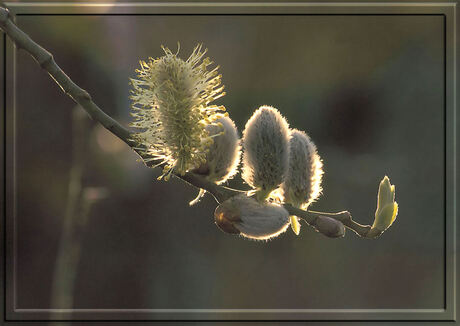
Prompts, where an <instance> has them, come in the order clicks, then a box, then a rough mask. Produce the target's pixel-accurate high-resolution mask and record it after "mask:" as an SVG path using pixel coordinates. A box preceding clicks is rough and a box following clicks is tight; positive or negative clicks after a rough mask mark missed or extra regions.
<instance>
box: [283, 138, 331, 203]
mask: <svg viewBox="0 0 460 326" xmlns="http://www.w3.org/2000/svg"><path fill="white" fill-rule="evenodd" d="M289 147H290V152H289V168H288V171H287V173H286V178H285V179H284V182H283V184H282V185H281V189H282V191H283V195H284V201H285V202H287V203H290V204H291V205H293V206H295V207H301V208H303V209H307V208H308V206H309V205H310V204H311V203H312V202H313V201H315V200H316V199H317V198H318V197H319V195H320V194H321V180H322V176H323V169H322V167H323V163H322V162H321V158H320V157H319V155H318V153H317V151H316V146H315V144H314V143H313V142H312V141H311V139H310V137H308V136H307V134H306V133H304V132H303V131H300V130H297V129H293V130H291V138H290V140H289Z"/></svg>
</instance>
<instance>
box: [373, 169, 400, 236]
mask: <svg viewBox="0 0 460 326" xmlns="http://www.w3.org/2000/svg"><path fill="white" fill-rule="evenodd" d="M397 214H398V204H397V203H396V202H395V186H394V185H392V184H391V183H390V179H389V178H388V177H387V176H385V177H384V178H383V180H382V181H381V182H380V186H379V192H378V197H377V210H376V211H375V220H374V224H373V225H372V228H371V230H370V231H369V233H370V235H373V236H379V235H380V234H381V233H382V232H384V231H385V230H386V229H388V228H389V227H390V226H391V225H392V224H393V222H394V221H395V220H396V215H397Z"/></svg>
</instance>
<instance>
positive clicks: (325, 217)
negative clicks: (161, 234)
mask: <svg viewBox="0 0 460 326" xmlns="http://www.w3.org/2000/svg"><path fill="white" fill-rule="evenodd" d="M0 28H1V29H2V30H3V31H4V32H5V33H6V34H7V35H8V36H9V37H10V39H11V40H12V41H13V42H14V44H15V45H16V47H17V48H19V49H23V50H25V51H26V52H28V53H29V54H30V55H31V56H32V57H33V58H34V59H35V60H36V61H37V62H38V64H39V65H40V66H41V67H42V68H43V69H44V70H45V71H47V72H48V73H49V74H50V76H51V77H52V78H53V79H54V81H55V82H56V83H57V84H58V85H59V86H60V87H61V89H62V90H63V91H64V92H65V93H66V94H67V95H68V96H70V97H71V98H72V99H73V100H74V101H75V102H76V103H78V104H79V105H80V106H81V107H82V108H83V109H84V110H85V111H86V112H88V114H89V115H90V116H91V118H93V119H94V120H95V121H98V122H99V123H101V124H102V126H104V127H105V128H106V129H107V130H109V131H110V132H112V133H113V134H114V135H115V136H117V137H118V138H120V139H121V140H122V141H124V142H125V143H126V144H127V145H129V146H130V147H131V148H132V149H133V150H134V151H135V152H136V153H138V154H139V155H140V156H141V158H143V159H145V158H146V157H145V155H144V154H143V153H144V151H143V150H142V148H139V147H141V146H140V145H139V144H136V142H135V141H134V137H133V133H132V132H130V131H129V130H128V129H126V128H125V127H123V126H122V125H121V124H120V123H118V122H117V121H116V120H114V119H113V118H112V117H110V116H109V115H107V114H106V113H105V112H104V111H102V110H101V109H100V108H99V107H98V106H97V105H96V104H95V103H94V102H93V101H92V99H91V96H90V95H89V93H88V92H87V91H85V90H84V89H82V88H80V87H79V86H78V85H77V84H75V83H74V82H73V81H72V80H71V79H70V78H69V77H68V76H67V75H66V74H65V73H64V71H63V70H62V69H61V68H60V67H59V66H58V65H57V64H56V62H55V60H54V58H53V55H52V54H51V53H50V52H48V51H47V50H45V49H44V48H42V47H41V46H40V45H38V44H37V43H35V42H34V41H33V40H32V39H31V38H30V37H29V36H28V35H27V34H26V33H24V32H23V31H22V30H21V29H20V28H18V27H17V26H16V25H15V24H14V22H13V21H12V20H11V16H10V13H9V11H8V9H6V8H0ZM144 163H145V161H144ZM176 177H178V178H180V179H182V180H183V181H185V182H186V183H188V184H191V185H192V186H195V187H197V188H201V189H205V190H206V191H207V192H209V193H211V194H212V195H213V196H214V198H215V199H216V200H217V202H222V201H223V200H226V199H228V198H230V197H231V196H234V195H235V194H238V193H241V191H240V190H236V189H231V188H226V187H223V186H219V185H216V184H214V183H212V182H209V181H207V180H206V179H205V178H203V177H201V176H199V175H197V174H193V173H186V174H185V175H176ZM285 207H286V209H287V210H288V211H289V213H290V214H291V215H296V216H298V217H300V218H302V219H304V220H305V221H307V223H308V224H310V225H312V226H313V227H315V228H316V229H317V230H318V231H320V232H321V233H323V234H325V235H327V236H333V237H337V236H343V234H341V225H344V226H345V227H347V228H348V229H350V230H352V231H354V232H355V233H356V234H357V235H359V236H361V237H365V238H375V237H377V236H379V235H380V234H370V233H369V230H370V228H371V227H370V226H369V225H361V224H359V223H357V222H355V221H353V219H352V218H351V214H350V213H349V212H347V211H345V212H339V213H320V212H312V211H304V210H301V209H297V208H294V207H292V206H290V205H285ZM332 220H334V221H336V223H330V221H332ZM324 225H327V227H330V226H332V229H327V230H323V228H324ZM331 230H332V231H331Z"/></svg>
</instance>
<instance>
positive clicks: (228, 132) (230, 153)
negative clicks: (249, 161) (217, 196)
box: [200, 117, 240, 184]
mask: <svg viewBox="0 0 460 326" xmlns="http://www.w3.org/2000/svg"><path fill="white" fill-rule="evenodd" d="M216 123H217V125H207V126H206V130H207V131H208V132H209V136H210V137H213V140H214V142H213V144H212V145H211V146H210V147H209V151H208V153H207V154H206V163H205V164H203V166H202V167H200V170H202V171H203V169H204V172H205V174H206V178H207V179H208V180H209V181H212V182H215V183H217V184H221V183H223V182H225V181H227V180H228V179H229V178H231V177H233V176H234V175H235V174H236V173H237V172H238V164H239V162H240V140H239V138H238V131H237V129H236V126H235V123H234V122H233V121H232V119H230V118H229V117H223V118H220V119H218V120H216Z"/></svg>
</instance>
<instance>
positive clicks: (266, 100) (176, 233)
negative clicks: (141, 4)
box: [16, 16, 444, 309]
mask: <svg viewBox="0 0 460 326" xmlns="http://www.w3.org/2000/svg"><path fill="white" fill-rule="evenodd" d="M17 22H18V25H19V26H20V27H21V28H23V29H24V31H26V32H27V33H29V34H30V36H31V37H32V38H33V39H34V40H36V41H37V42H38V43H39V44H41V45H43V46H44V47H45V48H46V49H48V50H49V51H50V52H52V53H53V54H54V56H55V59H56V61H57V63H58V64H59V65H60V66H61V67H62V68H63V70H64V71H65V72H66V73H67V74H68V75H69V76H70V77H71V78H72V79H73V80H74V81H75V82H76V83H77V84H79V85H80V86H81V87H83V88H84V89H86V90H88V91H89V93H90V94H91V95H92V97H93V99H94V101H95V102H96V103H97V104H98V105H99V106H100V107H101V108H103V110H105V112H107V113H108V114H109V115H111V116H113V117H114V118H116V119H117V120H119V121H120V122H122V123H123V124H124V125H128V123H129V121H130V115H129V111H130V109H129V108H130V100H129V90H130V87H129V85H128V80H129V78H133V77H135V73H134V70H135V69H136V68H138V61H139V60H140V59H146V58H148V57H149V56H152V57H158V56H161V55H162V50H161V49H160V45H161V44H163V45H165V46H168V47H170V48H171V49H172V50H173V52H174V51H175V49H176V48H177V42H178V41H179V42H180V44H181V50H180V56H181V57H182V58H187V57H188V56H189V54H190V52H191V50H192V49H193V47H194V46H195V45H196V44H197V43H198V42H203V43H204V45H205V47H207V48H208V49H209V56H210V57H211V59H213V60H214V61H215V62H216V63H217V64H218V65H220V72H221V73H222V74H223V83H224V84H225V86H226V92H227V95H226V96H225V97H224V98H222V99H220V100H219V101H218V104H223V105H225V106H226V107H227V110H228V112H229V113H230V116H231V117H232V118H233V119H234V120H235V122H236V124H237V126H238V128H239V131H240V133H241V131H242V130H243V129H244V125H245V122H246V121H247V119H248V118H249V117H250V116H251V114H252V112H253V111H254V110H255V109H256V108H258V107H259V106H260V105H263V104H267V105H272V106H275V107H277V108H278V109H279V110H280V111H281V112H282V113H283V114H284V116H285V117H286V118H287V120H288V121H289V123H290V125H291V126H292V127H294V128H297V129H302V130H305V131H306V132H307V133H308V134H309V135H310V136H311V138H312V139H313V141H314V142H315V143H316V145H317V147H318V152H319V154H320V155H321V157H322V158H323V161H324V169H325V175H324V183H323V188H324V192H323V196H322V197H321V198H320V200H319V201H318V202H317V203H315V204H314V205H313V206H312V209H314V210H322V211H340V210H349V211H350V212H351V213H352V214H353V216H354V218H355V220H357V221H359V222H361V223H365V224H367V223H372V221H373V215H374V212H375V208H376V195H377V189H378V183H379V181H380V180H381V179H382V177H383V176H384V175H388V176H389V177H390V180H391V182H392V183H393V184H395V185H396V201H397V202H398V203H399V214H398V219H397V220H396V222H395V224H394V225H393V226H392V227H391V228H390V229H389V230H388V231H387V232H386V233H385V234H383V236H382V237H381V238H380V239H378V240H365V239H361V238H358V237H357V236H356V235H355V234H354V233H352V232H347V234H346V237H345V238H343V239H328V238H326V237H324V236H322V235H321V234H319V233H316V232H314V230H312V229H311V228H309V227H308V226H306V225H303V227H302V230H301V234H300V235H299V236H295V235H294V234H293V233H292V232H291V230H288V231H287V232H286V233H285V234H283V235H281V236H280V237H278V238H276V239H275V240H273V241H270V242H267V243H265V242H255V241H248V240H244V239H242V238H238V237H235V236H232V235H228V234H224V233H222V232H221V231H220V230H219V229H218V228H217V227H216V226H215V225H214V223H213V211H214V209H215V207H216V203H215V202H214V201H213V200H212V199H211V198H210V197H209V196H206V197H205V198H204V199H203V200H202V202H201V203H200V204H198V205H196V206H195V207H192V208H190V207H189V206H188V202H189V201H190V200H192V199H193V198H194V197H195V195H196V193H197V191H196V190H195V189H193V188H191V187H188V186H185V185H184V184H183V183H181V182H180V181H178V180H171V181H169V182H164V181H157V180H156V177H157V176H158V175H159V171H156V170H151V169H148V168H146V167H144V166H143V165H142V164H141V163H140V162H138V161H137V156H136V155H135V154H134V153H133V152H132V151H131V150H130V149H129V148H128V147H127V146H126V145H124V144H123V143H121V142H120V141H119V140H117V139H116V138H115V137H114V136H112V135H111V134H110V133H109V132H107V131H105V130H104V129H103V128H101V127H100V126H98V125H97V124H95V123H94V122H91V123H89V124H88V128H87V132H86V136H85V137H86V138H85V139H87V140H88V143H87V150H86V151H85V159H84V175H83V185H84V186H91V187H102V188H104V189H106V191H108V196H107V197H106V198H105V199H101V200H99V201H98V202H97V203H95V204H94V205H93V206H92V209H91V210H90V211H89V216H88V221H87V223H86V226H85V227H84V229H83V231H82V233H81V244H82V247H81V253H80V260H79V262H78V265H77V268H76V279H75V292H74V300H73V305H74V307H75V308H113V309H117V308H125V309H130V308H156V309H161V308H165V309H176V308H189V309H195V308H196V309H198V308H211V309H212V308H216V309H217V308H235V309H238V308H242V309H250V308H265V309H271V308H279V309H282V308H299V309H300V308H308V309H315V308H329V309H335V308H340V309H347V308H361V309H366V308H369V309H373V308H375V309H391V308H401V309H415V308H430V309H435V308H443V307H444V179H443V178H444V165H443V161H444V159H443V155H444V151H443V148H444V109H443V105H444V104H443V69H444V65H443V18H442V17H441V16H65V17H64V16H20V17H18V18H17ZM16 101H17V103H16V104H17V105H16V128H17V130H16V148H17V161H16V167H17V208H18V210H17V244H18V251H17V257H16V259H17V303H18V305H17V308H50V307H51V306H50V302H51V289H52V284H53V273H54V268H55V262H56V257H57V254H58V247H59V239H60V235H61V230H62V225H63V224H62V221H63V216H64V212H65V209H66V204H67V187H68V182H69V172H70V168H71V162H72V153H71V152H72V132H71V131H72V108H73V107H74V103H73V102H72V101H71V100H70V99H69V98H68V97H66V96H65V95H64V94H62V92H61V91H60V89H59V88H58V87H57V86H56V85H55V83H54V82H53V81H52V80H51V79H50V78H49V76H47V74H46V73H44V72H43V71H41V69H40V67H39V66H38V65H37V64H36V63H35V62H34V61H33V60H32V58H31V57H29V56H28V55H27V54H25V53H23V52H22V51H21V52H19V53H18V54H17V97H16ZM230 185H232V186H235V187H244V185H243V184H242V183H241V181H240V178H239V176H237V177H236V179H235V180H232V181H231V182H230ZM69 268H70V267H69ZM51 308H63V307H62V306H59V305H57V306H52V307H51Z"/></svg>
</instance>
